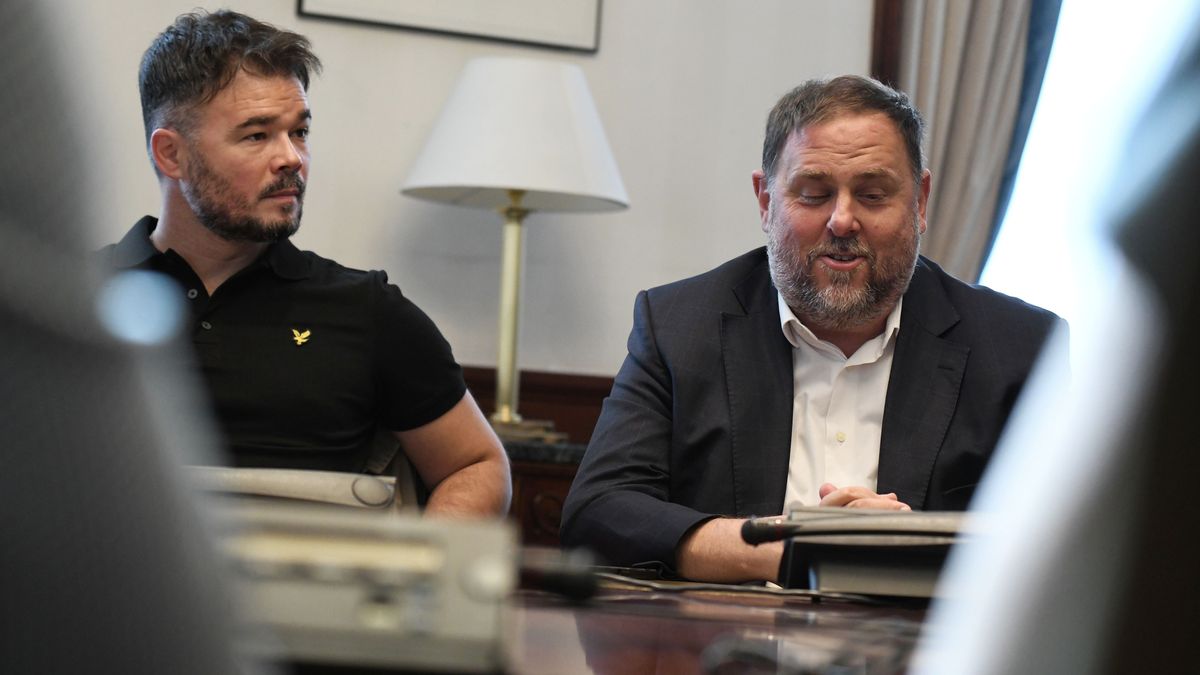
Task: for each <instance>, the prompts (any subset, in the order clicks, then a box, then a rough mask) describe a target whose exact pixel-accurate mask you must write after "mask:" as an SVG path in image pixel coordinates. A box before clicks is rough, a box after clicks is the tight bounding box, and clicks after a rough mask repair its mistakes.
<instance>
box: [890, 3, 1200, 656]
mask: <svg viewBox="0 0 1200 675" xmlns="http://www.w3.org/2000/svg"><path fill="white" fill-rule="evenodd" d="M1192 15H1193V17H1194V20H1193V21H1192V24H1191V29H1190V31H1189V38H1188V40H1187V41H1186V42H1185V48H1184V49H1183V50H1182V52H1181V56H1180V60H1179V61H1178V62H1177V65H1176V68H1175V69H1174V71H1173V72H1172V74H1171V76H1170V77H1169V78H1168V79H1167V81H1166V83H1165V85H1164V86H1163V87H1162V88H1161V89H1160V91H1159V94H1158V95H1157V96H1156V97H1155V99H1154V100H1153V101H1152V102H1151V104H1150V106H1149V107H1148V109H1147V111H1148V112H1147V115H1146V116H1145V118H1144V119H1143V120H1142V124H1141V126H1140V127H1139V128H1138V129H1137V131H1136V133H1135V134H1134V136H1133V137H1132V138H1131V139H1128V142H1127V143H1126V144H1125V147H1126V149H1127V152H1126V154H1125V156H1124V157H1123V161H1122V163H1121V169H1120V175H1119V179H1120V180H1119V181H1118V182H1117V184H1116V185H1115V186H1114V188H1115V189H1114V190H1113V191H1112V192H1110V193H1109V195H1110V196H1112V197H1113V204H1112V206H1111V207H1110V209H1109V211H1108V213H1107V214H1106V215H1107V219H1108V223H1109V224H1112V225H1116V226H1117V234H1116V237H1115V239H1116V244H1117V250H1114V251H1112V252H1111V254H1112V255H1113V257H1114V260H1115V264H1114V265H1113V266H1112V267H1111V268H1110V269H1106V270H1104V273H1103V274H1098V275H1096V277H1095V288H1094V290H1093V292H1094V293H1096V294H1097V296H1096V297H1100V298H1103V302H1102V303H1101V302H1098V303H1095V305H1094V306H1093V309H1094V310H1096V311H1093V312H1092V313H1091V314H1090V315H1087V316H1084V317H1083V320H1082V321H1077V322H1075V323H1074V324H1073V325H1072V331H1073V332H1076V333H1077V334H1081V335H1084V336H1086V337H1087V339H1085V340H1082V341H1081V343H1080V344H1081V345H1082V349H1080V348H1077V347H1073V348H1072V350H1073V352H1074V353H1077V354H1078V357H1079V358H1078V359H1077V360H1076V364H1077V366H1076V371H1075V372H1074V373H1067V372H1066V362H1067V359H1066V357H1065V353H1064V352H1065V343H1066V336H1065V335H1059V336H1057V344H1055V345H1051V346H1050V348H1049V349H1048V351H1047V354H1046V355H1044V357H1043V359H1042V362H1041V363H1040V364H1039V372H1038V373H1037V374H1036V376H1035V378H1034V379H1032V380H1031V381H1030V386H1029V387H1028V389H1027V394H1026V395H1025V396H1024V397H1023V399H1022V401H1021V402H1020V404H1019V406H1018V409H1017V410H1016V411H1015V413H1014V416H1013V423H1012V428H1011V429H1010V430H1009V432H1008V433H1007V434H1006V437H1005V439H1004V441H1003V442H1002V445H1001V447H1000V448H999V450H998V452H997V457H996V462H995V463H994V465H993V467H994V468H993V469H992V470H991V473H989V474H988V476H987V477H986V478H985V481H984V483H983V485H981V487H980V490H979V492H978V493H977V496H978V499H977V501H976V503H974V504H973V505H972V508H976V509H980V510H984V511H992V512H995V513H997V514H1003V516H1004V517H1003V518H997V519H996V520H995V521H994V524H995V529H994V531H993V534H992V536H990V537H988V538H981V539H979V540H978V541H977V542H975V543H974V544H972V545H969V546H964V547H962V548H961V549H959V550H957V551H956V552H955V554H954V555H952V557H951V560H950V564H949V566H948V568H947V574H946V578H945V579H944V581H945V583H946V584H947V586H948V588H950V589H951V591H952V595H953V597H954V600H953V601H952V602H946V603H943V604H940V605H936V606H935V608H934V612H933V613H932V615H931V620H930V624H929V626H928V627H927V628H928V630H927V633H926V637H927V642H926V643H925V645H924V646H923V648H922V651H921V652H920V653H919V655H918V657H917V659H916V662H915V664H914V666H915V667H914V668H913V672H915V673H1022V674H1024V673H1056V674H1057V673H1132V672H1144V673H1163V672H1185V671H1189V672H1190V671H1194V670H1195V665H1194V662H1195V661H1196V660H1197V657H1196V656H1195V647H1194V643H1195V637H1194V634H1195V629H1196V626H1197V625H1200V616H1198V611H1200V610H1198V608H1200V584H1197V582H1196V570H1197V569H1200V549H1198V548H1197V547H1196V546H1195V543H1194V542H1193V541H1192V539H1194V537H1195V534H1196V533H1197V532H1200V516H1198V515H1197V509H1196V507H1195V505H1194V504H1193V503H1191V502H1192V492H1193V491H1194V490H1195V477H1196V476H1197V475H1198V474H1200V457H1198V454H1197V452H1196V425H1195V419H1196V414H1195V404H1194V401H1195V391H1194V390H1195V386H1196V377H1197V374H1200V362H1198V349H1197V346H1196V344H1195V339H1196V335H1198V334H1200V228H1197V227H1196V222H1195V220H1196V214H1197V213H1200V191H1198V190H1197V189H1196V185H1197V183H1198V182H1200V32H1198V30H1197V29H1198V28H1200V21H1197V19H1200V12H1197V11H1195V10H1193V14H1192ZM1097 140H1098V141H1106V140H1109V139H1097ZM1080 351H1082V353H1078V352H1080ZM1188 664H1192V665H1188Z"/></svg>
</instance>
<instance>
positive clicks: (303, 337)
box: [292, 328, 312, 347]
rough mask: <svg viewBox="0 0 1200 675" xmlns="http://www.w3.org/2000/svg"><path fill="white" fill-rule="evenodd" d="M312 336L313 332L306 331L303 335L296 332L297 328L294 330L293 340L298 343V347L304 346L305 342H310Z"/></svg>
mask: <svg viewBox="0 0 1200 675" xmlns="http://www.w3.org/2000/svg"><path fill="white" fill-rule="evenodd" d="M310 335H312V331H311V330H306V331H304V332H303V333H301V332H300V331H298V330H296V329H295V328H293V329H292V339H293V340H295V341H296V346H297V347H299V346H300V345H302V344H304V343H305V342H308V337H309V336H310Z"/></svg>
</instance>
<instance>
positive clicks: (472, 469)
mask: <svg viewBox="0 0 1200 675" xmlns="http://www.w3.org/2000/svg"><path fill="white" fill-rule="evenodd" d="M511 499H512V482H511V480H510V478H509V470H508V462H507V461H505V459H504V458H503V457H490V458H488V459H486V460H483V461H480V462H476V463H474V464H469V465H467V466H465V467H463V468H461V469H459V470H458V471H455V472H454V473H452V474H450V475H449V476H446V478H445V479H444V480H442V482H440V483H438V484H437V486H435V487H434V488H433V491H432V492H430V494H429V502H428V503H427V504H426V505H425V513H426V515H431V516H502V515H504V514H506V513H508V505H509V501H510V500H511Z"/></svg>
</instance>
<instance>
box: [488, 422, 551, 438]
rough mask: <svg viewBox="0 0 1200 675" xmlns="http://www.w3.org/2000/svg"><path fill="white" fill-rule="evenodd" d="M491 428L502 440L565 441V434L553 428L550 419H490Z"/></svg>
mask: <svg viewBox="0 0 1200 675" xmlns="http://www.w3.org/2000/svg"><path fill="white" fill-rule="evenodd" d="M492 429H494V430H495V431H496V435H497V436H499V437H500V440H502V441H525V442H530V441H532V442H535V443H566V442H567V434H566V433H564V432H562V431H555V430H554V422H552V421H550V420H526V419H522V420H519V421H516V422H501V421H499V420H494V419H493V420H492Z"/></svg>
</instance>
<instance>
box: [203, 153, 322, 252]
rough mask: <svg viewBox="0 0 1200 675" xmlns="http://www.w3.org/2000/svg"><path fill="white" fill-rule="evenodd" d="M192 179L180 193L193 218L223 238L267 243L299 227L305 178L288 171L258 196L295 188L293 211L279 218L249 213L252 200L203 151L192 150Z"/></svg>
mask: <svg viewBox="0 0 1200 675" xmlns="http://www.w3.org/2000/svg"><path fill="white" fill-rule="evenodd" d="M191 154H192V158H193V161H192V166H191V169H192V171H191V176H190V178H191V180H190V181H188V182H184V183H183V186H182V189H183V196H184V199H186V200H187V203H188V206H190V207H191V208H192V212H193V213H195V214H196V218H197V219H198V220H199V221H200V223H201V224H202V225H204V227H206V228H208V229H209V230H211V231H212V232H213V233H214V234H216V235H217V236H218V237H220V238H222V239H224V240H226V241H238V242H254V243H267V242H274V241H283V240H284V239H287V238H288V237H290V236H292V235H293V234H295V233H296V231H297V230H299V229H300V217H301V215H302V214H303V213H304V179H303V178H301V177H300V175H299V174H295V173H287V174H284V175H282V176H280V177H279V180H277V181H275V182H274V183H272V184H271V185H270V186H268V187H267V188H266V189H264V190H263V191H262V192H261V193H259V195H258V198H259V199H263V198H265V197H267V196H268V195H270V194H272V193H275V192H279V191H280V190H287V189H292V188H294V189H295V190H297V193H298V194H297V195H296V207H295V211H294V212H293V213H291V214H289V216H285V217H284V218H283V219H282V220H279V221H275V222H265V221H263V220H260V219H258V218H255V217H254V216H252V215H250V214H251V213H252V212H253V204H251V203H250V202H249V201H247V200H246V199H245V198H244V197H240V196H238V195H237V194H236V192H235V191H234V189H233V186H232V185H230V184H229V182H228V181H227V180H225V179H224V178H222V177H221V176H219V175H217V173H216V172H215V171H213V170H212V168H211V167H209V166H208V163H207V162H205V161H204V157H203V155H201V154H200V153H199V152H193V153H191Z"/></svg>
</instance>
